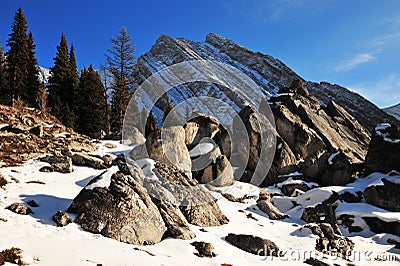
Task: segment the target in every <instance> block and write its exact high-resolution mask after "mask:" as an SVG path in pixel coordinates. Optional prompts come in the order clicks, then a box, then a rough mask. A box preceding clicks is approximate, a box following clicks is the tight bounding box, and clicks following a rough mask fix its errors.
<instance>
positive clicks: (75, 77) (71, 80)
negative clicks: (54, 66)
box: [66, 44, 79, 109]
mask: <svg viewBox="0 0 400 266" xmlns="http://www.w3.org/2000/svg"><path fill="white" fill-rule="evenodd" d="M68 59H69V68H70V69H69V71H70V73H69V77H68V84H67V88H68V92H69V95H70V97H68V98H67V99H66V102H67V104H68V106H69V107H71V108H72V109H74V108H73V107H74V105H75V103H74V99H75V98H78V97H79V95H77V92H76V91H77V88H78V85H79V74H78V68H77V66H76V58H75V47H74V45H73V44H72V45H71V50H70V51H69V58H68Z"/></svg>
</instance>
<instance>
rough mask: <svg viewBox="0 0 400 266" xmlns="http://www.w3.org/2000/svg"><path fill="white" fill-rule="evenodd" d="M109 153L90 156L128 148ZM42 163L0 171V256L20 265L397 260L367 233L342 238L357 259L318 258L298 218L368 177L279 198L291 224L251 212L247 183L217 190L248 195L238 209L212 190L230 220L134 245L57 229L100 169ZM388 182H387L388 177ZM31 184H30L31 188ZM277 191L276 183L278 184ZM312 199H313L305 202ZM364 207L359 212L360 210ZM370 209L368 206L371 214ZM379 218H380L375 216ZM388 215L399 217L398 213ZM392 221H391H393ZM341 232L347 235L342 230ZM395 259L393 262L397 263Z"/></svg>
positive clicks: (73, 228) (348, 207)
mask: <svg viewBox="0 0 400 266" xmlns="http://www.w3.org/2000/svg"><path fill="white" fill-rule="evenodd" d="M107 142H108V143H113V144H114V145H115V148H106V147H105V146H104V143H105V142H101V143H99V144H98V145H97V147H98V149H97V151H96V152H94V153H93V154H98V155H104V154H110V155H111V156H112V157H115V156H116V154H119V153H121V152H124V151H127V150H130V149H131V147H127V146H123V145H121V144H119V142H116V141H107ZM45 165H47V164H46V163H43V162H39V161H37V160H29V161H28V162H26V163H24V164H23V165H22V166H17V167H8V168H1V169H0V173H1V174H3V175H4V176H5V177H6V179H7V180H8V181H9V184H7V185H6V186H5V187H3V188H2V189H0V218H2V219H1V220H0V232H1V237H0V250H3V249H5V248H10V247H11V246H14V247H19V248H21V249H22V251H23V252H22V256H23V261H25V262H26V263H28V264H29V265H174V266H175V265H223V264H224V265H266V264H269V263H273V265H299V264H301V263H302V262H303V261H304V260H305V259H307V258H309V257H314V258H317V259H319V260H322V261H324V262H326V263H329V264H331V265H332V264H334V263H336V264H337V265H348V263H356V264H357V265H375V264H376V261H375V259H376V258H378V257H379V256H386V258H391V260H387V261H380V262H379V265H393V262H394V261H393V260H395V259H396V258H397V257H396V256H397V255H396V254H395V253H396V252H394V253H393V245H388V244H387V242H386V240H385V239H389V238H392V239H399V237H396V236H393V235H390V234H378V235H375V234H373V233H371V232H370V231H369V230H368V228H365V229H366V230H365V232H364V233H363V235H362V236H359V234H354V233H353V234H348V235H349V236H350V239H351V240H352V241H354V242H355V244H356V246H355V247H356V248H355V249H356V251H357V252H358V253H357V254H360V255H359V256H360V258H359V259H358V257H357V256H358V255H356V257H355V258H356V259H352V258H350V259H349V260H344V259H341V258H337V257H334V256H329V255H326V254H325V255H324V254H322V253H320V252H319V251H316V250H315V241H316V239H317V237H316V236H315V235H313V234H312V233H311V231H310V229H307V228H305V227H303V226H302V225H304V224H305V222H304V221H302V220H300V216H301V214H302V211H303V210H304V207H306V206H310V205H312V204H313V202H314V201H315V200H317V201H321V200H324V199H326V198H328V197H329V196H330V195H331V194H332V191H341V190H352V189H353V188H354V189H355V188H357V189H362V188H363V187H365V186H367V185H368V183H376V182H377V181H378V178H382V176H379V177H378V176H377V175H375V176H372V177H371V178H370V179H365V178H363V179H359V180H358V181H356V182H355V183H353V184H349V185H347V186H346V187H325V188H315V189H313V190H310V191H309V192H306V193H305V194H303V195H300V196H298V197H294V198H293V197H284V198H286V199H287V200H288V201H291V200H294V201H297V202H299V204H300V205H298V206H295V207H292V208H290V210H288V211H287V213H288V214H290V215H291V217H290V218H288V219H285V220H282V221H278V220H274V221H272V220H270V219H269V218H268V217H267V216H266V215H265V214H264V213H262V212H261V211H260V210H259V209H258V207H257V206H256V202H255V199H256V198H257V196H258V188H257V187H254V186H253V185H251V184H247V183H241V182H236V183H235V184H234V185H233V186H231V187H225V188H221V191H222V192H229V193H231V194H232V195H234V196H235V197H241V196H244V195H251V196H253V197H252V199H249V200H247V201H246V202H245V203H235V202H230V201H228V200H227V199H225V198H223V197H221V194H220V193H218V192H213V195H214V196H216V197H217V199H218V201H217V203H218V205H219V207H220V208H221V210H222V212H223V213H224V214H225V215H226V216H227V217H228V218H229V223H228V224H226V225H223V226H216V227H206V228H200V227H197V226H193V225H190V229H191V230H192V231H193V232H194V233H195V234H196V238H195V239H192V240H178V239H171V238H168V239H165V240H163V241H162V242H161V243H158V244H156V245H152V246H136V245H130V244H125V243H121V242H118V241H116V240H113V239H109V238H106V237H103V236H102V235H97V234H91V233H88V232H85V231H83V230H82V229H81V228H80V226H79V225H77V224H75V223H71V224H69V225H67V226H65V227H56V225H55V223H54V222H53V221H52V219H51V217H52V215H53V214H54V213H56V212H57V211H58V210H63V211H65V210H66V209H67V208H68V206H69V205H70V204H71V202H72V200H73V198H74V197H75V196H76V195H77V194H78V193H79V192H80V190H81V189H82V188H83V187H84V186H85V185H86V184H87V183H88V182H89V181H90V180H91V179H92V178H94V177H95V176H97V175H99V174H100V173H101V172H102V171H103V170H94V169H92V168H87V167H77V166H75V167H74V169H75V171H74V172H73V173H70V174H60V173H55V172H54V173H42V172H39V169H40V168H41V167H42V166H45ZM392 178H394V177H392ZM31 181H35V182H31ZM278 187H279V185H278ZM310 197H312V198H313V201H312V202H311V201H308V199H309V198H310ZM29 200H35V202H37V203H38V205H39V206H38V207H36V208H33V207H32V210H33V214H31V215H25V216H24V215H18V214H15V213H13V212H10V211H9V210H6V209H5V207H7V206H8V205H10V204H11V203H13V202H25V203H26V202H27V201H29ZM364 205H365V206H364ZM364 205H363V206H358V207H357V208H356V209H354V210H353V209H352V206H353V205H352V204H347V203H346V204H344V203H343V204H342V203H339V210H340V211H342V212H344V213H349V211H352V210H353V212H354V213H360V212H361V213H362V212H366V211H368V210H369V208H371V207H372V206H370V205H368V204H365V203H364ZM376 209H377V208H374V211H376ZM376 215H380V213H376ZM391 215H392V217H395V218H396V219H399V216H400V215H399V214H398V213H392V214H391ZM396 215H397V216H396ZM344 232H346V231H344ZM228 233H236V234H241V233H242V234H253V235H257V236H260V237H264V238H267V239H270V240H272V241H274V242H275V243H276V244H277V245H278V246H279V247H280V249H281V250H282V251H283V252H284V256H283V257H270V256H268V257H264V256H257V255H253V254H250V253H247V252H245V251H242V250H240V249H238V248H236V247H234V246H232V245H231V244H229V243H228V242H227V241H225V239H224V237H225V236H227V234H228ZM194 241H205V242H209V243H211V244H212V245H213V246H214V248H215V249H214V252H215V253H216V254H217V256H216V257H213V258H200V257H198V256H196V255H195V254H194V253H195V252H196V250H195V248H194V247H193V246H192V245H191V244H190V243H192V242H194ZM397 259H399V258H397Z"/></svg>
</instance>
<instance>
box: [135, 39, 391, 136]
mask: <svg viewBox="0 0 400 266" xmlns="http://www.w3.org/2000/svg"><path fill="white" fill-rule="evenodd" d="M188 60H215V61H218V62H221V63H225V64H228V65H231V66H233V67H235V68H237V69H239V70H240V71H242V72H243V73H245V74H246V75H248V76H249V77H250V78H251V79H252V80H253V81H254V82H255V83H257V85H259V86H260V89H258V90H259V91H258V92H257V94H256V95H259V96H260V97H261V96H262V97H266V98H269V97H270V96H271V95H274V94H276V93H278V91H279V89H281V88H285V87H288V86H289V85H290V84H291V82H292V81H293V80H294V79H300V80H302V81H303V83H304V85H305V86H306V87H307V88H308V89H309V91H310V94H312V95H314V96H315V97H317V98H318V100H319V101H320V103H321V104H322V105H323V106H326V105H327V104H328V103H329V101H330V100H334V101H335V102H337V103H339V104H340V105H342V106H343V107H344V108H345V109H346V111H347V112H349V113H350V114H351V115H352V116H354V117H355V118H356V119H357V120H358V121H359V122H360V123H361V125H363V126H364V127H365V128H366V129H367V130H368V131H371V130H372V129H373V128H374V127H375V126H376V124H378V123H381V122H391V123H394V124H398V123H399V121H398V120H396V119H395V118H393V117H392V116H390V115H388V114H387V113H385V112H383V111H382V110H380V109H379V108H378V107H376V106H375V105H374V104H372V103H371V102H369V101H368V100H366V99H365V98H363V97H362V96H360V95H358V94H357V93H354V92H351V91H350V90H348V89H346V88H343V87H341V86H339V85H333V84H330V83H327V82H321V83H315V82H311V81H306V80H304V79H302V78H301V77H300V76H299V75H298V74H296V73H295V72H294V71H293V70H291V69H290V68H289V67H287V66H286V65H285V64H284V63H283V62H281V61H280V60H279V59H276V58H273V57H271V56H269V55H265V54H262V53H259V52H252V51H250V50H248V49H246V48H244V47H242V46H240V45H238V44H236V43H234V42H233V41H231V40H229V39H227V38H224V37H222V36H220V35H217V34H214V33H210V34H208V35H207V36H206V40H205V42H193V41H190V40H188V39H184V38H171V37H169V36H167V35H161V36H160V37H159V38H158V39H157V41H156V42H155V44H154V45H153V46H152V47H151V49H150V50H149V52H147V53H145V54H143V55H142V56H140V57H139V58H138V61H137V71H136V82H137V84H138V85H139V84H141V83H142V82H143V81H144V80H145V79H146V78H148V77H149V76H150V75H151V74H153V73H156V72H157V71H159V70H161V69H163V68H165V67H167V66H170V65H173V64H176V63H180V62H184V61H188ZM189 87H190V86H184V85H183V86H180V87H179V89H174V90H172V91H171V92H170V93H169V96H170V98H171V100H172V102H174V103H175V104H178V103H179V102H181V101H182V100H185V99H187V98H190V97H193V94H194V95H196V96H201V95H206V96H211V97H217V98H219V99H221V100H224V101H227V100H229V101H233V102H234V105H237V108H236V109H237V110H240V109H241V108H242V107H243V105H242V104H240V101H238V100H237V99H235V97H236V96H235V95H233V96H232V95H231V94H230V93H229V92H227V91H226V90H224V89H223V88H220V87H219V86H216V85H215V84H203V85H201V86H196V87H195V88H194V89H193V87H190V88H189ZM159 107H160V108H161V109H162V106H159ZM234 107H235V106H234ZM156 114H158V115H159V116H160V117H161V116H162V115H161V111H160V110H158V111H157V110H156Z"/></svg>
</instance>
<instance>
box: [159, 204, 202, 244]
mask: <svg viewBox="0 0 400 266" xmlns="http://www.w3.org/2000/svg"><path fill="white" fill-rule="evenodd" d="M156 205H157V207H158V209H159V211H160V214H161V217H162V218H163V220H164V223H165V225H166V227H167V228H168V230H167V232H166V233H165V235H164V237H172V238H176V239H183V240H190V239H193V238H195V237H196V235H195V234H194V233H193V232H192V231H191V230H190V228H189V225H188V223H187V221H186V218H185V217H184V216H183V214H182V212H181V211H180V210H179V208H177V207H176V206H174V205H173V204H171V203H170V202H168V201H159V202H158V203H156Z"/></svg>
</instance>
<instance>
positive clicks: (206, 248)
mask: <svg viewBox="0 0 400 266" xmlns="http://www.w3.org/2000/svg"><path fill="white" fill-rule="evenodd" d="M191 245H192V246H194V247H195V248H196V250H197V251H198V252H199V253H198V256H199V257H208V258H212V257H215V256H216V255H215V253H214V252H213V250H214V247H213V246H212V245H211V244H210V243H206V242H203V241H195V242H193V243H191Z"/></svg>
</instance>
